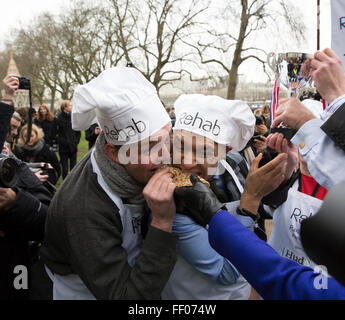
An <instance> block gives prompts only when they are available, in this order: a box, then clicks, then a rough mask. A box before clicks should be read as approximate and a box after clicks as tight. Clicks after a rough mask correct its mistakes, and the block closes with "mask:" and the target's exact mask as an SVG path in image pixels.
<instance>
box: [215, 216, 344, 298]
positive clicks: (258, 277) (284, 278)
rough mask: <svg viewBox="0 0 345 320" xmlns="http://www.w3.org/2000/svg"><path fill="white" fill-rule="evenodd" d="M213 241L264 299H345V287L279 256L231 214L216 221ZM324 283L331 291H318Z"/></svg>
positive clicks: (219, 217)
mask: <svg viewBox="0 0 345 320" xmlns="http://www.w3.org/2000/svg"><path fill="white" fill-rule="evenodd" d="M209 241H210V244H211V246H212V247H213V248H214V249H215V250H216V251H217V252H218V253H219V254H221V255H222V256H224V257H225V258H227V259H228V260H229V261H230V262H231V263H232V264H233V265H234V266H235V267H236V268H237V269H238V271H239V272H240V273H241V274H242V275H243V276H244V278H246V279H247V281H248V282H249V283H250V284H251V285H252V286H253V287H254V289H255V290H256V291H257V292H258V293H259V294H260V295H261V296H262V297H263V298H264V299H277V300H285V299H292V300H298V299H313V300H343V299H345V288H344V287H343V286H342V285H341V284H339V283H338V282H337V281H336V280H334V279H333V278H326V277H325V276H323V277H324V278H323V279H321V278H320V277H322V276H321V275H320V273H316V272H314V270H313V269H311V268H308V267H304V266H301V265H299V264H297V263H296V262H294V261H292V260H289V259H286V258H283V257H281V256H279V255H278V254H277V253H276V252H275V251H274V249H272V248H271V247H270V246H269V245H268V244H266V243H265V242H264V241H261V240H260V239H259V238H258V237H257V236H256V235H255V234H254V233H253V232H251V231H249V230H248V229H246V228H245V227H244V226H243V225H242V224H241V223H240V222H238V221H237V220H236V218H234V217H233V216H232V215H231V214H229V212H227V211H220V212H218V213H217V214H215V215H214V217H213V218H212V220H211V222H210V227H209ZM344 272H345V271H344ZM324 281H326V284H327V289H318V288H320V283H324Z"/></svg>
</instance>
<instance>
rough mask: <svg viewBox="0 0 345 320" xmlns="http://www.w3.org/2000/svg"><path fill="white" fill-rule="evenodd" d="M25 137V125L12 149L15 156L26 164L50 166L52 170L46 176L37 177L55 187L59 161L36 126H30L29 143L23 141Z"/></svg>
mask: <svg viewBox="0 0 345 320" xmlns="http://www.w3.org/2000/svg"><path fill="white" fill-rule="evenodd" d="M26 136H27V125H25V126H24V127H23V128H22V130H21V132H20V134H19V139H18V144H17V145H16V146H15V148H14V154H15V156H16V157H17V158H18V159H20V160H22V161H25V162H28V163H38V162H43V163H47V164H49V165H50V168H51V169H52V170H49V171H48V172H46V173H48V175H42V172H41V174H39V175H37V177H38V178H39V179H40V180H41V181H42V182H46V181H47V180H48V181H49V182H50V183H51V184H53V185H55V184H56V183H57V181H58V179H59V176H60V165H59V160H58V158H57V156H56V154H55V152H54V151H52V150H51V149H50V147H49V145H48V144H46V143H45V141H44V139H43V137H44V134H43V131H42V129H40V128H38V127H37V126H36V125H34V124H33V125H32V130H31V138H30V140H29V141H27V142H26V141H25V140H26Z"/></svg>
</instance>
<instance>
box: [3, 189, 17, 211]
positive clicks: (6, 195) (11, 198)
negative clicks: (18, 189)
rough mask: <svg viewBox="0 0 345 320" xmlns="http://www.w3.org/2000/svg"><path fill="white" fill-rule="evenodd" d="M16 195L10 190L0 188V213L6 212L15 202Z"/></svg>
mask: <svg viewBox="0 0 345 320" xmlns="http://www.w3.org/2000/svg"><path fill="white" fill-rule="evenodd" d="M16 197H17V195H16V193H15V192H14V191H13V190H12V189H11V188H0V213H1V212H4V211H7V210H8V209H9V208H10V207H11V206H12V205H13V203H14V202H15V200H16Z"/></svg>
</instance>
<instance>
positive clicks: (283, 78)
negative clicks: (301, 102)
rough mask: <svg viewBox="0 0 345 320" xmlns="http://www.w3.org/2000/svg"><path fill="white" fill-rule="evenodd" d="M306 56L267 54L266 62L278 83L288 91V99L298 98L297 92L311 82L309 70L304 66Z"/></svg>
mask: <svg viewBox="0 0 345 320" xmlns="http://www.w3.org/2000/svg"><path fill="white" fill-rule="evenodd" d="M308 56H309V55H308V54H306V53H300V52H287V53H278V54H276V53H273V52H271V53H269V54H268V57H267V62H268V65H269V66H270V68H271V69H272V70H273V72H274V73H275V74H276V77H277V78H278V80H279V82H280V83H281V84H283V85H284V87H285V88H287V89H288V97H295V98H298V93H299V90H300V89H302V88H304V87H305V86H307V85H308V84H309V82H310V80H311V68H310V66H308V65H307V64H306V60H307V59H308Z"/></svg>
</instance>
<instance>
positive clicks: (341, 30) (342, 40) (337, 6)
mask: <svg viewBox="0 0 345 320" xmlns="http://www.w3.org/2000/svg"><path fill="white" fill-rule="evenodd" d="M331 12H332V49H333V50H334V51H335V53H336V54H337V56H338V57H340V58H341V60H342V61H343V67H344V71H345V0H331Z"/></svg>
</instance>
